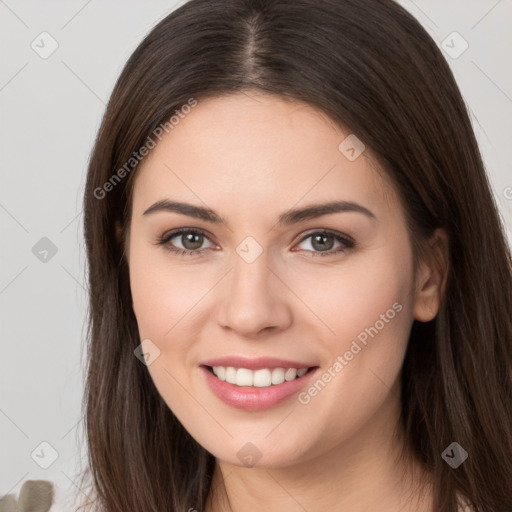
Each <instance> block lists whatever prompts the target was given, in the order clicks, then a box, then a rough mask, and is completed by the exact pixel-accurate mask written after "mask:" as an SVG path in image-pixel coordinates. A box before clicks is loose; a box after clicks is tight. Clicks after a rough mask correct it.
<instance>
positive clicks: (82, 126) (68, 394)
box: [0, 0, 512, 510]
mask: <svg viewBox="0 0 512 512" xmlns="http://www.w3.org/2000/svg"><path fill="white" fill-rule="evenodd" d="M181 3H183V2H180V3H177V2H171V1H169V2H165V1H157V0H152V1H151V2H147V1H146V2H142V1H138V2H136V1H134V0H130V1H127V0H123V1H121V0H117V1H114V0H107V1H106V0H103V1H100V0H89V1H69V0H68V1H64V0H60V1H57V0H52V1H41V0H39V1H36V0H32V1H30V0H5V1H2V0H0V52H1V61H0V62H1V66H0V109H1V124H0V130H1V135H0V144H1V150H0V155H1V188H0V223H1V224H0V226H1V227H0V229H1V235H0V236H1V241H2V245H1V248H2V251H1V257H2V260H1V267H0V314H1V324H0V326H1V327H0V329H1V342H2V352H1V358H0V379H1V388H0V399H1V400H0V439H1V447H0V449H1V452H0V453H1V458H0V496H1V495H3V494H7V493H15V494H17V493H18V492H19V490H20V487H21V485H22V483H23V482H24V481H25V480H29V479H30V480H32V479H44V480H51V481H53V482H54V483H55V485H56V487H57V503H58V504H60V505H59V506H55V507H53V508H52V510H61V508H60V507H61V506H62V507H63V508H62V509H66V510H68V509H70V506H71V504H70V502H69V500H68V503H67V506H66V505H64V503H65V501H66V499H67V497H69V496H70V490H72V489H73V490H74V489H76V484H77V483H78V482H77V478H76V471H77V470H78V469H79V467H80V466H79V462H80V454H81V455H82V456H84V455H85V447H84V445H83V444H82V442H81V438H82V437H83V434H82V433H81V432H83V431H82V429H81V428H80V421H81V417H80V412H81V399H82V392H83V374H82V368H83V365H82V361H81V343H82V339H83V334H84V332H85V327H84V325H85V324H84V319H85V313H86V307H87V296H86V293H85V288H84V283H85V282H86V279H85V252H84V243H83V240H82V236H83V232H82V221H83V217H82V214H81V201H82V194H83V186H84V182H85V173H86V165H87V161H88V156H89V152H90V150H91V147H92V143H93V140H94V136H95V134H96V130H97V129H98V127H99V123H100V120H101V116H102V113H103V110H104V107H105V103H106V101H107V99H108V97H109V94H110V92H111V89H112V87H113V85H114V81H115V79H116V78H117V76H118V74H119V73H120V71H121V69H122V66H123V65H124V63H125V62H126V60H127V58H128V57H129V55H130V54H131V52H132V51H133V50H134V49H135V47H136V46H137V44H138V43H139V42H140V40H141V39H142V38H143V36H144V35H145V34H146V33H147V32H148V31H149V30H150V29H151V27H153V26H154V25H155V24H156V23H157V21H159V20H160V19H162V18H163V17H164V16H165V15H166V14H168V13H169V12H170V11H171V10H172V9H174V8H175V7H176V6H177V5H179V4H181ZM400 3H402V5H404V6H405V7H406V8H407V9H408V10H409V11H410V12H411V13H412V14H413V15H414V16H415V17H416V18H418V20H419V21H420V22H421V23H422V24H423V25H424V26H425V28H426V29H427V30H428V32H429V33H430V35H431V36H432V37H433V38H434V39H435V40H436V41H437V43H438V44H439V45H440V46H441V47H442V48H443V47H444V48H447V47H449V46H452V47H453V48H452V49H451V50H450V51H451V52H454V51H460V49H462V46H461V44H463V43H462V41H460V39H458V36H453V35H451V34H452V32H454V31H456V32H458V33H459V34H460V35H461V36H462V38H464V40H466V41H467V43H468V44H469V47H468V49H467V50H466V51H465V52H464V53H462V55H460V56H459V57H457V58H453V57H450V56H449V55H448V54H446V53H445V55H446V58H447V60H448V62H449V63H450V65H451V67H452V69H453V70H454V73H455V76H456V79H457V81H458V83H459V85H460V88H461V90H462V94H463V96H464V97H465V100H466V103H467V104H468V107H469V108H470V110H471V114H472V120H473V125H474V128H475V131H476V134H477V137H478V140H479V143H480V146H481V149H482V152H483V154H484V159H485V162H486V166H487V170H488V173H489V176H490V179H491V182H492V186H493V189H494V192H495V196H496V199H497V201H498V204H499V207H500V210H501V213H502V217H503V220H504V222H505V223H506V225H507V232H508V237H509V240H511V239H512V235H511V230H510V227H511V226H512V155H511V146H512V143H511V142H512V141H511V134H512V129H511V128H512V121H511V120H512V70H511V65H510V62H511V59H510V53H511V49H512V36H511V31H510V27H511V26H512V1H511V0H499V1H496V0H471V1H468V0H450V1H446V0H435V1H432V0H431V1H427V0H415V1H412V0H402V1H401V2H400ZM43 31H47V32H48V33H49V34H51V36H52V37H53V38H54V39H55V40H56V41H57V43H58V45H59V46H58V48H57V50H56V51H55V52H54V53H53V54H52V55H51V56H50V57H48V58H47V59H43V58H41V57H40V55H39V54H38V53H36V51H34V50H33V49H32V47H31V44H32V41H34V40H35V42H36V43H35V44H39V46H42V45H43V43H41V42H40V40H41V38H40V37H39V35H40V34H41V32H43ZM447 38H448V39H447ZM443 41H445V43H444V44H443ZM44 45H45V48H46V49H48V48H49V40H48V39H46V40H45V43H44ZM43 237H47V238H48V239H49V240H51V242H52V243H53V244H54V245H55V246H56V248H57V252H56V254H55V255H53V256H52V255H51V252H50V253H49V254H48V255H47V261H46V262H43V261H41V260H40V259H39V258H41V257H44V253H42V254H40V255H39V257H36V255H35V254H34V253H33V251H32V248H33V247H34V246H35V245H36V243H38V242H39V241H40V239H41V238H43ZM40 250H41V249H40ZM41 442H47V443H49V444H50V445H51V446H53V447H54V449H55V450H56V451H57V452H58V458H57V459H56V460H55V461H54V462H53V464H52V465H51V466H50V467H48V468H47V469H43V468H42V467H40V466H39V465H38V464H37V463H36V461H35V460H38V461H40V462H44V460H50V459H48V457H50V456H51V452H50V450H49V449H48V448H47V447H45V446H44V445H43V446H42V447H41V446H40V443H41ZM80 447H81V450H80ZM34 450H36V454H35V455H34V459H35V460H34V459H33V458H32V456H31V454H32V453H33V452H34ZM41 450H42V451H41ZM37 454H38V455H39V457H37ZM43 454H44V455H43Z"/></svg>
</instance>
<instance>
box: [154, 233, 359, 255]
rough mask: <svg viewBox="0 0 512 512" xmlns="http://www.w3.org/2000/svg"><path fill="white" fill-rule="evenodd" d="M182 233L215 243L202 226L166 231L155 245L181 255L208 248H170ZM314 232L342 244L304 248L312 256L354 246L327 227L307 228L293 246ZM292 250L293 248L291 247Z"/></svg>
mask: <svg viewBox="0 0 512 512" xmlns="http://www.w3.org/2000/svg"><path fill="white" fill-rule="evenodd" d="M183 233H193V234H196V235H201V236H203V237H204V238H206V239H207V240H208V241H209V242H210V243H212V244H213V245H215V242H213V241H212V239H211V238H212V237H211V235H210V234H209V232H208V231H207V230H205V229H202V228H188V227H182V228H176V229H174V230H171V231H169V232H167V233H164V234H163V235H162V236H161V237H160V238H159V239H158V240H157V241H156V245H162V246H164V247H166V248H167V250H169V251H171V252H175V253H180V254H183V255H184V254H188V255H195V254H201V253H203V252H205V251H206V250H207V249H209V248H208V247H205V248H202V249H182V248H181V247H172V248H171V247H169V246H168V244H169V242H170V240H171V239H172V238H174V237H177V236H179V235H181V234H183ZM315 234H320V235H327V236H332V237H333V238H335V239H336V240H337V241H338V242H339V243H340V244H342V246H341V247H338V248H337V249H330V250H328V251H311V250H305V252H306V253H310V254H311V255H312V256H316V255H319V256H322V255H324V256H328V255H335V254H338V253H342V252H344V251H346V250H348V249H353V248H354V247H355V246H356V242H355V241H354V239H353V238H352V237H351V236H349V235H346V234H345V233H341V232H338V231H336V230H333V229H329V228H312V229H310V230H308V232H307V233H305V234H303V235H301V238H300V240H299V241H298V242H297V243H296V244H294V247H295V245H298V244H300V243H302V242H304V241H305V240H307V239H308V238H310V237H311V236H313V235H315ZM292 250H293V248H292Z"/></svg>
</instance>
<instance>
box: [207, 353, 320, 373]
mask: <svg viewBox="0 0 512 512" xmlns="http://www.w3.org/2000/svg"><path fill="white" fill-rule="evenodd" d="M202 365H204V366H225V367H227V366H232V367H234V368H247V369H248V370H261V369H263V368H297V369H298V370H299V369H301V368H311V367H312V366H314V365H311V364H306V363H300V362H298V361H292V360H290V359H279V358H275V357H257V358H247V357H241V356H232V357H218V358H216V359H209V360H208V361H204V362H203V363H202Z"/></svg>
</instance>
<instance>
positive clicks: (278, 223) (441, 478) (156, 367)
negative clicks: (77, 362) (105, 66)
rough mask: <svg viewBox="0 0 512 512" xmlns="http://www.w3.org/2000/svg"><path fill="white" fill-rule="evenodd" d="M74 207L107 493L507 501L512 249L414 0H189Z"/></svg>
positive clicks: (502, 505) (157, 36)
mask: <svg viewBox="0 0 512 512" xmlns="http://www.w3.org/2000/svg"><path fill="white" fill-rule="evenodd" d="M84 223H85V224H84V227H85V238H86V244H87V257H88V264H89V286H90V317H89V321H90V324H89V327H90V330H89V345H88V349H89V352H88V356H89V357H88V379H87V386H86V395H85V402H84V406H85V413H86V426H87V444H88V448H89V455H90V470H91V473H90V474H91V476H92V477H93V479H92V487H93V491H94V494H95V495H96V496H97V499H96V500H95V505H96V509H95V510H101V511H108V512H111V511H112V512H113V511H123V512H125V511H128V510H130V511H134V510H145V511H149V510H151V511H155V512H156V511H160V512H161V511H163V510H166V511H167V510H168V511H178V510H179V511H183V510H188V511H194V510H196V511H206V512H213V511H239V510H243V511H253V510H268V511H274V510H280V511H281V510H287V511H295V510H297V511H299V510H308V511H317V510H350V511H351V512H360V511H363V510H364V511H366V510H379V511H380V512H388V511H398V510H401V511H416V512H417V511H425V512H427V511H428V512H433V511H439V512H455V511H461V510H464V511H466V510H476V511H479V512H491V511H492V512H496V511H505V510H512V485H511V483H512V462H511V461H512V417H511V407H510V404H511V400H512V378H511V362H512V325H511V314H510V313H511V311H512V307H511V305H512V300H511V289H512V279H511V258H510V252H509V250H508V248H507V245H506V242H505V237H504V231H503V227H502V225H501V224H500V220H499V216H498V212H497V208H496V205H495V203H494V200H493V197H492V194H491V191H490V187H489V183H488V180H487V177H486V175H485V171H484V167H483V164H482V160H481V157H480V153H479V150H478V147H477V143H476V140H475V137H474V134H473V131H472V128H471V124H470V120H469V118H468V114H467V112H466V109H465V105H464V101H463V99H462V97H461V95H460V92H459V90H458V88H457V85H456V83H455V81H454V78H453V76H452V73H451V72H450V69H449V67H448V65H447V63H446V62H445V60H444V59H443V57H442V55H441V53H440V51H439V49H438V48H437V46H436V45H435V43H434V42H433V41H432V39H431V38H430V37H429V36H428V34H427V33H426V32H425V31H424V30H423V29H422V27H421V26H420V25H419V23H418V22H417V21H415V20H414V19H413V18H412V17H411V15H409V14H408V13H407V12H406V11H405V10H404V9H403V8H401V7H400V6H399V5H397V4H395V3H394V2H392V1H377V0H370V1H365V2H360V1H356V0H344V1H339V0H315V1H313V0H293V1H292V0H279V1H275V0H274V1H272V0H250V1H249V0H192V1H190V2H187V3H186V4H184V5H183V6H181V7H180V8H178V9H176V10H175V11H174V12H172V13H171V14H170V15H169V16H167V17H166V18H165V19H164V20H162V21H161V22H160V23H159V24H158V25H157V26H156V27H155V28H154V29H153V30H152V31H151V32H150V34H149V35H148V36H147V37H146V38H145V39H144V41H143V42H142V43H141V44H140V45H139V47H138V48H137V49H136V50H135V52H134V53H133V55H132V56H131V57H130V59H129V61H128V63H127V64H126V66H125V68H124V70H123V72H122V74H121V76H120V78H119V80H118V82H117V84H116V86H115V89H114V91H113V93H112V96H111V98H110V101H109V104H108V106H107V110H106V113H105V117H104V120H103V123H102V126H101V128H100V131H99V134H98V137H97V141H96V144H95V147H94V150H93V153H92V156H91V160H90V165H89V170H88V176H87V184H86V190H85V197H84ZM319 256H320V257H319ZM85 476H86V475H84V481H85ZM91 504H92V503H91ZM91 504H89V505H91Z"/></svg>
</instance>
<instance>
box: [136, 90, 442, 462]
mask: <svg viewBox="0 0 512 512" xmlns="http://www.w3.org/2000/svg"><path fill="white" fill-rule="evenodd" d="M164 133H165V132H164ZM347 137H349V138H348V139H347V140H345V139H346V138H347ZM340 144H341V146H340ZM351 148H352V149H351ZM362 149H363V148H362V147H361V146H360V145H358V141H357V140H355V139H354V136H351V135H350V132H348V131H344V130H342V129H341V128H339V127H338V126H337V125H335V124H334V123H332V122H330V121H329V120H328V119H327V118H326V117H325V116H323V115H322V114H320V113H319V112H318V111H317V110H315V109H313V108H312V107H310V106H308V105H306V104H302V103H295V102H287V101H284V100H283V99H282V98H280V97H277V96H272V95H266V94H259V95H247V94H243V93H237V94H232V95H229V96H225V97H222V98H215V99H208V100H204V101H201V100H199V101H198V104H197V105H196V106H195V107H193V108H192V109H191V111H190V113H188V114H187V115H182V116H181V118H180V120H179V123H178V124H176V125H175V126H174V128H173V129H172V130H170V132H169V133H168V134H165V135H164V136H163V138H162V140H161V142H159V143H158V145H157V146H156V147H155V148H154V149H153V150H152V152H151V153H150V155H149V156H147V157H146V159H145V160H144V161H143V162H142V166H141V167H140V168H139V169H138V170H137V172H138V175H137V177H136V180H135V184H134V190H133V212H132V218H131V226H130V231H129V239H128V242H127V244H128V245H127V249H128V253H127V257H128V262H129V268H130V284H131V290H132V296H133V309H134V312H135V315H136V318H137V322H138V327H139V333H140V338H141V340H146V341H144V342H143V344H142V345H143V347H144V351H145V352H147V353H149V354H150V355H149V356H148V366H147V369H148V371H149V373H150V375H151V377H152V379H153V381H154V384H155V386H156V388H157V389H158V392H159V393H160V395H161V396H162V398H163V399H164V400H165V402H166V403H167V404H168V406H169V408H170V409H171V410H172V411H173V413H174V414H175V415H176V417H177V418H178V419H179V420H180V422H181V423H182V424H183V425H184V427H185V428H186V429H187V430H188V431H189V432H190V434H191V435H192V436H193V437H194V438H195V439H196V440H197V441H198V442H199V443H200V444H201V445H202V446H204V447H205V448H206V449H207V450H208V451H210V452H211V453H212V454H213V455H215V456H216V457H217V458H218V459H220V460H222V461H225V462H227V463H231V464H236V465H239V466H241V465H246V466H252V465H254V464H255V465H258V466H266V467H284V466H290V465H293V464H297V463H300V462H305V461H307V460H309V459H312V458H313V457H317V456H321V455H322V454H327V453H328V452H331V453H332V452H333V451H334V452H335V451H336V450H339V449H340V448H343V449H347V450H352V449H354V450H357V446H358V443H359V445H360V444H361V443H367V442H368V440H369V439H371V440H372V443H379V442H380V440H381V438H382V436H387V435H388V434H389V429H390V428H391V426H393V422H394V421H395V420H396V418H397V417H398V413H399V406H398V404H399V398H398V397H399V372H400V368H401V365H402V361H403V358H404V353H405V349H406V345H407V341H408V335H409V331H410V328H411V325H412V322H413V319H414V318H417V319H420V320H428V319H429V318H427V316H428V313H426V312H425V307H426V306H425V304H426V301H425V300H424V297H422V295H421V293H422V285H423V282H417V281H416V280H417V278H418V276H417V275H416V276H415V275H414V273H413V265H412V263H413V260H412V252H411V245H410V240H409V237H408V232H407V229H406V224H405V218H404V212H403V210H402V208H401V205H400V202H399V199H398V196H397V195H396V192H395V190H394V189H393V187H392V186H391V185H390V184H389V183H388V182H387V181H386V179H385V178H383V176H381V175H379V174H378V172H377V163H376V161H375V160H374V158H373V157H372V155H371V154H370V150H369V149H368V148H367V149H365V150H363V151H362V153H361V154H359V153H360V152H361V150H362ZM165 201H167V202H173V203H181V204H182V205H187V206H186V207H185V206H182V211H181V212H179V211H178V209H177V208H174V207H170V206H169V207H168V208H165V207H163V206H162V203H161V202H165ZM159 202H160V205H161V206H162V207H161V208H158V207H155V208H154V209H152V211H148V209H151V207H152V206H153V205H155V204H157V203H159ZM330 203H338V206H336V207H334V206H333V207H331V208H330V211H328V209H324V207H323V205H327V204H330ZM313 207H315V208H313ZM301 212H302V213H301ZM178 229H183V230H184V233H181V234H172V232H173V231H175V230H178ZM190 231H192V232H190ZM326 231H327V232H326ZM171 235H172V236H171ZM161 238H164V240H165V239H166V240H167V241H166V242H165V243H164V244H160V245H159V244H157V242H158V240H159V239H161ZM170 249H176V250H177V251H180V250H185V251H188V253H187V254H179V253H177V252H172V251H171V250H170ZM193 250H200V251H201V252H199V253H190V252H191V251H193ZM424 275H425V274H424ZM425 280H426V279H425ZM425 280H424V281H425ZM434 315H435V311H432V315H431V316H434ZM213 366H215V367H216V368H215V373H217V376H215V375H214V374H213V373H212V370H211V369H210V368H209V367H213ZM290 368H292V369H291V370H290ZM293 368H294V369H293ZM295 370H299V372H298V375H297V376H296V373H297V372H296V371H295ZM304 372H306V373H305V374H304ZM226 379H227V380H226Z"/></svg>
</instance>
